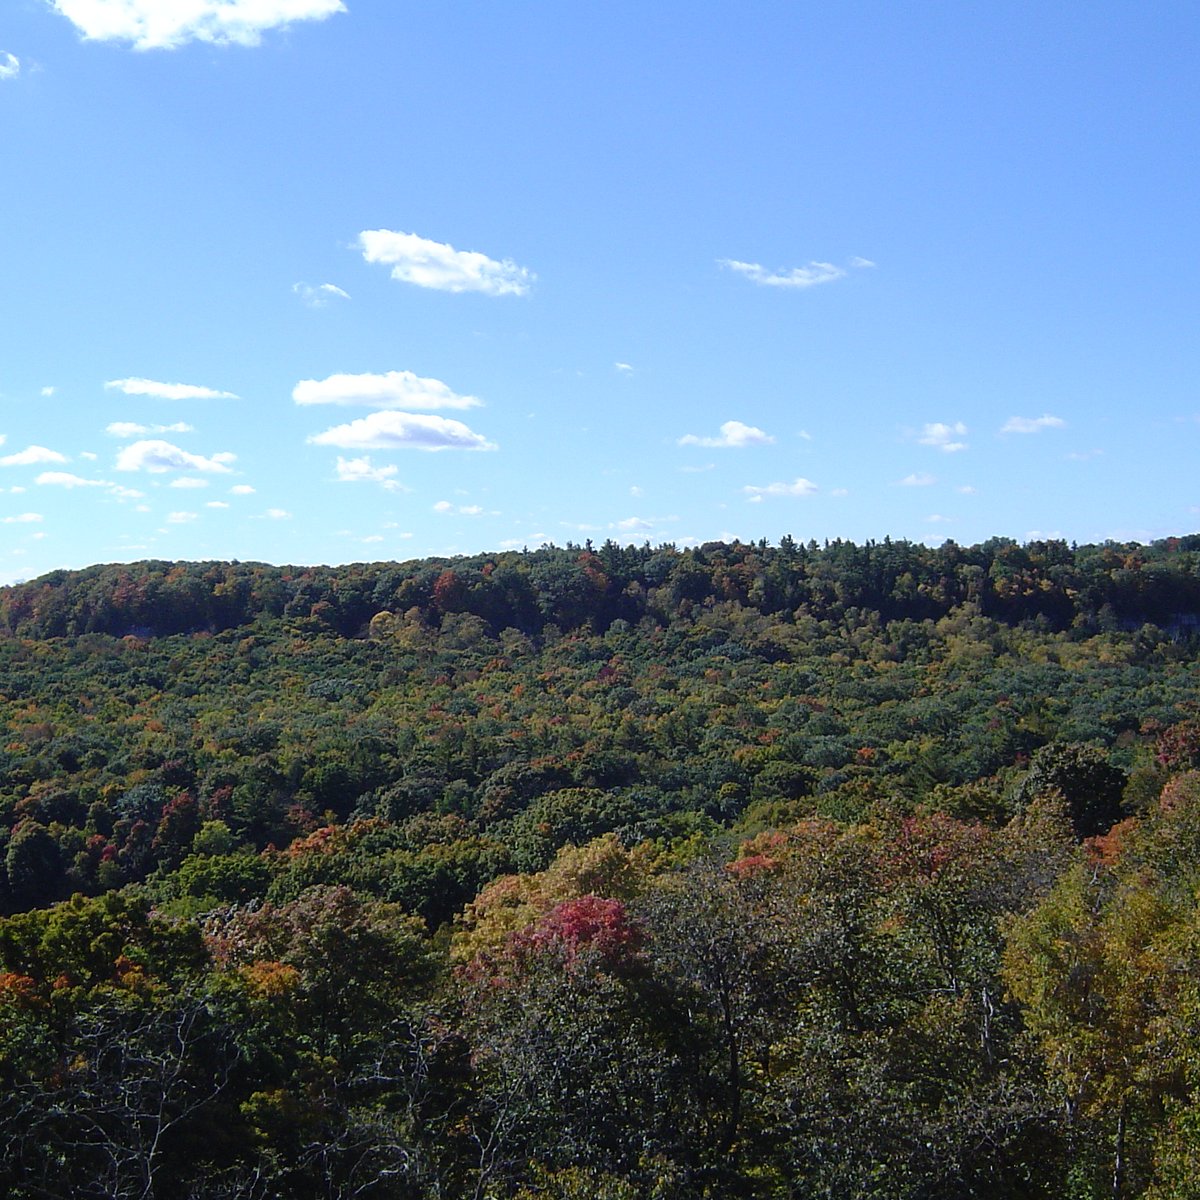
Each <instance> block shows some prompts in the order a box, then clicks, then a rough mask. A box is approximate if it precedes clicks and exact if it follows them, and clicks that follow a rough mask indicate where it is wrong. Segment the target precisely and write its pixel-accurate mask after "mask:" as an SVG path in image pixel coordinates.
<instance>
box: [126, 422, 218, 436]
mask: <svg viewBox="0 0 1200 1200" xmlns="http://www.w3.org/2000/svg"><path fill="white" fill-rule="evenodd" d="M104 432H105V433H107V434H111V435H112V436H113V437H116V438H131V437H143V436H144V435H145V434H147V433H195V432H196V430H195V428H194V427H193V426H191V425H189V424H188V423H187V422H186V421H176V422H175V423H174V424H173V425H139V424H138V423H137V422H136V421H113V422H112V423H111V424H110V425H106V426H105V427H104Z"/></svg>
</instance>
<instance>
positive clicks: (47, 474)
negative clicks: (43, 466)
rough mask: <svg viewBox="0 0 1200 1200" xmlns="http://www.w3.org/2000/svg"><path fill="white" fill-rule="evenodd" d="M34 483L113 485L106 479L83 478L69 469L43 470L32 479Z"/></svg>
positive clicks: (80, 485)
mask: <svg viewBox="0 0 1200 1200" xmlns="http://www.w3.org/2000/svg"><path fill="white" fill-rule="evenodd" d="M34 483H37V484H41V485H42V486H43V487H65V488H77V487H102V488H110V487H112V486H113V485H112V484H111V483H110V482H109V481H108V480H107V479H84V478H83V476H82V475H72V474H71V472H70V471H43V472H42V473H41V474H40V475H39V476H38V477H37V478H36V479H35V480H34Z"/></svg>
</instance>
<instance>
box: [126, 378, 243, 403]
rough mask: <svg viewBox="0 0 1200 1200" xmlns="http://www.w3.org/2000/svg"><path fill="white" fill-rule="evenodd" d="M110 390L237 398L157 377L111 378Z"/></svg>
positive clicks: (162, 396)
mask: <svg viewBox="0 0 1200 1200" xmlns="http://www.w3.org/2000/svg"><path fill="white" fill-rule="evenodd" d="M104 386H105V387H106V388H108V389H109V390H110V391H112V390H115V391H118V392H124V393H125V395H127V396H154V397H155V398H156V399H159V400H237V399H238V397H237V396H235V395H234V394H233V392H219V391H217V390H216V389H215V388H209V387H198V386H197V385H196V384H194V383H159V382H158V380H156V379H136V378H130V379H110V380H109V381H108V382H107V383H106V384H105V385H104Z"/></svg>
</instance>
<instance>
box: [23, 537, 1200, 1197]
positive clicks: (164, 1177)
mask: <svg viewBox="0 0 1200 1200" xmlns="http://www.w3.org/2000/svg"><path fill="white" fill-rule="evenodd" d="M1198 653H1200V536H1198V537H1190V538H1179V539H1170V540H1168V541H1164V542H1159V543H1154V544H1152V545H1150V546H1142V545H1116V544H1105V545H1102V546H1083V547H1072V546H1068V545H1066V544H1065V543H1061V542H1036V543H1030V544H1028V545H1024V546H1021V545H1018V544H1016V543H1014V542H1012V541H1008V540H1004V539H997V540H993V541H991V542H988V543H985V544H983V545H980V546H974V547H960V546H957V545H955V544H953V543H946V544H945V545H943V546H942V547H940V548H937V549H931V548H927V547H924V546H920V545H914V544H911V543H906V542H890V541H885V542H883V543H871V544H868V545H865V546H856V545H853V544H850V543H844V542H835V543H827V544H825V545H824V546H818V545H816V544H815V543H809V544H807V545H804V544H801V543H797V542H794V541H792V540H791V539H786V538H785V539H784V540H783V541H782V542H781V544H780V545H778V546H771V545H768V544H767V543H765V542H761V543H757V544H741V543H738V544H733V545H727V544H708V545H705V546H703V547H700V548H697V549H689V550H679V549H676V548H675V547H671V546H664V547H657V548H654V547H650V546H648V545H647V546H644V547H641V548H638V547H632V546H630V547H621V546H617V545H615V544H613V543H611V542H610V543H606V544H605V545H604V546H602V547H599V548H595V547H593V546H591V545H590V544H589V545H586V546H569V547H567V548H565V549H560V548H555V547H544V548H542V549H541V550H538V551H534V552H527V553H504V554H498V555H493V556H478V557H474V558H457V559H453V560H427V561H419V562H412V563H403V564H396V563H378V564H360V565H355V566H347V567H339V568H286V567H281V568H280V567H268V566H264V565H261V564H242V563H162V562H148V563H140V564H132V565H123V566H99V567H93V568H89V569H87V570H85V571H78V572H56V573H54V574H52V575H49V576H45V577H43V578H41V579H37V580H34V581H32V582H30V583H26V584H21V585H18V586H15V587H11V588H6V589H0V714H2V717H3V729H2V731H0V735H2V736H0V864H2V867H0V912H2V913H3V914H6V915H4V916H3V917H2V918H0V1130H2V1131H3V1133H4V1135H5V1136H4V1137H3V1138H0V1190H3V1191H4V1193H5V1194H6V1195H10V1196H13V1197H15V1198H25V1197H30V1198H32V1197H57V1196H89V1195H91V1196H112V1197H120V1196H140V1197H183V1196H191V1197H196V1198H200V1197H214V1198H215V1197H225V1196H227V1197H234V1196H237V1197H246V1198H252V1197H264V1198H265V1197H272V1196H289V1197H293V1196H294V1197H314V1198H315V1197H347V1198H348V1197H351V1196H371V1197H387V1198H391V1197H403V1198H410V1197H411V1198H414V1200H418V1198H419V1200H434V1198H441V1197H447V1198H448V1197H460V1196H463V1197H476V1198H478V1200H484V1198H499V1197H510V1196H513V1197H520V1198H521V1200H531V1198H533V1197H546V1198H551V1200H571V1198H576V1197H578V1198H583V1197H588V1198H591V1197H598V1198H601V1200H604V1198H610V1200H626V1198H630V1200H632V1198H634V1197H638V1198H643V1197H658V1198H660V1200H693V1198H696V1200H699V1198H701V1197H714V1198H715V1197H726V1196H729V1197H739V1196H741V1197H764V1198H767V1197H769V1198H772V1200H775V1198H779V1200H783V1198H801V1197H802V1198H808V1197H812V1198H817V1197H829V1198H832V1197H838V1198H839V1200H840V1198H862V1200H867V1198H872V1200H884V1198H885V1197H886V1198H888V1200H893V1198H911V1200H935V1198H945V1200H951V1198H958V1197H996V1198H999V1197H1040V1196H1051V1195H1052V1196H1062V1197H1072V1198H1077V1200H1092V1198H1096V1200H1099V1198H1100V1197H1116V1198H1120V1197H1134V1196H1147V1197H1152V1198H1155V1200H1166V1198H1167V1197H1189V1196H1196V1197H1200V1168H1198V1167H1197V1166H1196V1165H1195V1163H1196V1161H1198V1155H1197V1147H1198V1146H1200V1090H1198V1089H1200V901H1198V896H1200V689H1198V687H1197V684H1198V682H1200V665H1198V662H1197V659H1198Z"/></svg>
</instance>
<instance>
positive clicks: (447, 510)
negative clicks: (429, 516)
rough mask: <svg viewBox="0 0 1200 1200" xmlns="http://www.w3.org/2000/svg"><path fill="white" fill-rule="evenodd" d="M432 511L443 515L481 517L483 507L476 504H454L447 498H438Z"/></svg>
mask: <svg viewBox="0 0 1200 1200" xmlns="http://www.w3.org/2000/svg"><path fill="white" fill-rule="evenodd" d="M433 511H434V512H435V513H437V514H438V515H439V516H443V517H482V516H483V508H482V507H481V506H480V505H478V504H454V503H452V502H451V501H449V500H439V501H438V502H437V503H436V504H435V505H434V506H433Z"/></svg>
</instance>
